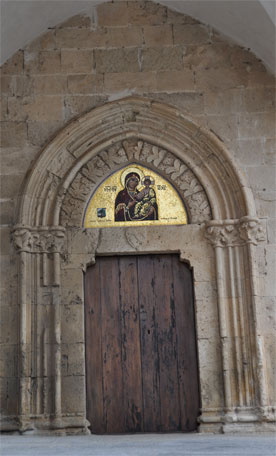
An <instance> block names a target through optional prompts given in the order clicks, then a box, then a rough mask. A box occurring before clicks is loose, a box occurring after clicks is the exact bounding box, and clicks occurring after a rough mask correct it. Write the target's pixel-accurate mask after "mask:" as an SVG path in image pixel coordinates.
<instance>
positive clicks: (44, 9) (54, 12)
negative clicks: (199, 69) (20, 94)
mask: <svg viewBox="0 0 276 456" xmlns="http://www.w3.org/2000/svg"><path fill="white" fill-rule="evenodd" d="M104 1H107V0H74V1H71V0H27V1H25V0H1V63H3V62H5V61H6V60H7V59H8V58H9V57H10V56H11V55H12V54H13V53H14V52H16V51H17V50H18V49H20V48H22V47H24V46H25V45H26V44H27V43H29V42H30V41H32V40H33V39H34V38H36V37H37V36H39V35H41V34H42V33H44V32H45V31H46V30H47V29H48V28H49V27H54V26H55V25H57V24H58V23H60V22H63V21H64V20H66V19H68V18H69V17H71V16H73V15H75V14H79V13H86V14H92V9H93V7H95V5H97V4H99V3H102V2H104ZM153 1H156V0H153ZM158 3H161V4H163V5H166V6H167V7H169V8H171V9H174V10H176V11H178V12H181V13H184V14H188V15H190V16H193V17H195V18H196V19H198V20H200V21H201V22H203V23H205V24H209V25H211V26H212V27H214V28H216V29H217V30H218V31H219V32H220V33H222V34H224V35H225V36H226V37H228V38H230V39H232V40H233V41H235V42H236V43H237V44H239V45H241V46H244V47H246V48H250V49H251V50H252V51H253V52H254V53H255V54H256V55H257V56H258V57H259V58H260V59H262V60H263V62H264V63H265V65H266V66H267V68H269V69H270V70H271V71H273V72H275V0H187V1H186V0H159V1H158Z"/></svg>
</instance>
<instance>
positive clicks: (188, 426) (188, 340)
mask: <svg viewBox="0 0 276 456" xmlns="http://www.w3.org/2000/svg"><path fill="white" fill-rule="evenodd" d="M173 277H174V300H175V303H176V306H175V314H176V333H177V353H178V378H179V403H180V408H181V429H182V431H193V430H195V429H196V428H197V417H198V415H199V407H200V404H199V382H198V363H197V350H196V333H195V317H194V305H193V283H192V273H191V271H190V270H189V267H188V266H187V265H186V264H185V263H181V262H180V261H179V259H178V258H177V257H175V258H173Z"/></svg>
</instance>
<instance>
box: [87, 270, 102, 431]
mask: <svg viewBox="0 0 276 456" xmlns="http://www.w3.org/2000/svg"><path fill="white" fill-rule="evenodd" d="M100 302H101V287H100V262H97V263H96V264H95V265H94V266H91V267H90V268H88V269H87V271H86V274H85V334H86V350H85V353H86V403H87V419H88V421H89V422H90V424H91V427H90V429H91V431H92V432H94V433H103V432H105V429H106V424H105V422H104V419H103V388H102V376H103V370H102V334H101V327H102V320H101V305H100Z"/></svg>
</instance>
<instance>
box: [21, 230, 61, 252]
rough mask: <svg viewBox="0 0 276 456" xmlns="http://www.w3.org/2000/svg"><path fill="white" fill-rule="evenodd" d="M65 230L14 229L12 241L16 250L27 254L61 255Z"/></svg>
mask: <svg viewBox="0 0 276 456" xmlns="http://www.w3.org/2000/svg"><path fill="white" fill-rule="evenodd" d="M64 236H65V229H64V228H63V227H61V226H57V227H37V228H35V227H32V228H29V227H20V226H17V227H15V229H14V231H13V232H12V239H13V243H14V246H15V248H16V250H18V251H19V252H29V253H61V252H62V249H63V244H64Z"/></svg>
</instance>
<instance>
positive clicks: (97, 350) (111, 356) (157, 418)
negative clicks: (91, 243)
mask: <svg viewBox="0 0 276 456" xmlns="http://www.w3.org/2000/svg"><path fill="white" fill-rule="evenodd" d="M85 322H86V385H87V419H88V420H89V421H90V423H91V430H92V432H94V433H123V432H139V431H141V432H158V431H160V432H166V431H170V432H173V431H193V430H195V429H196V427H197V416H198V414H199V386H198V368H197V353H196V337H195V323H194V307H193V287H192V276H191V271H190V270H189V267H188V266H187V265H186V264H184V263H181V262H180V261H179V259H178V255H141V256H120V257H98V258H97V261H96V264H95V265H93V266H91V267H90V268H88V270H87V272H86V275H85Z"/></svg>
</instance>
